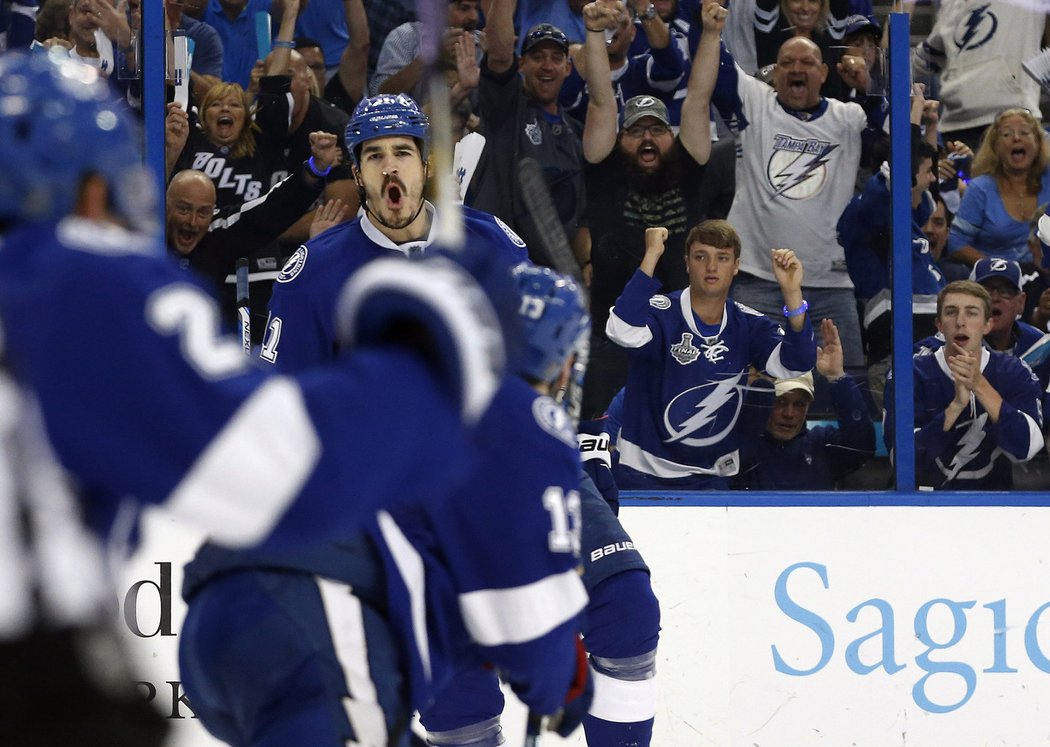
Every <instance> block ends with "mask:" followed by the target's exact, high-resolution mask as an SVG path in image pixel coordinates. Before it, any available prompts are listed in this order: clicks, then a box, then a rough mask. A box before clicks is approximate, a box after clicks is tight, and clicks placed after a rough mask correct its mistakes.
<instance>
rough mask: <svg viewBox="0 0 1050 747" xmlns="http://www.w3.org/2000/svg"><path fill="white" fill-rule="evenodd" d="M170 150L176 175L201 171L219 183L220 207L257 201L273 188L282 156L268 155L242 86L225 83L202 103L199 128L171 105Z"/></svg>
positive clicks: (167, 147)
mask: <svg viewBox="0 0 1050 747" xmlns="http://www.w3.org/2000/svg"><path fill="white" fill-rule="evenodd" d="M166 124H167V126H166V128H165V140H164V142H165V150H166V153H167V155H168V158H167V163H168V164H169V167H170V174H169V176H170V175H171V174H174V173H176V172H178V171H182V170H183V169H200V170H201V171H203V172H204V173H205V174H207V175H208V176H209V177H210V178H211V180H212V181H213V182H214V183H215V192H216V200H217V201H216V206H217V207H218V208H222V207H225V206H227V205H233V204H239V203H243V202H247V201H248V200H254V199H255V198H256V197H260V196H262V195H263V194H265V193H266V192H267V191H268V190H269V189H270V186H271V184H270V182H271V174H272V173H273V171H274V170H275V168H276V164H277V163H278V162H277V161H276V160H275V158H276V157H278V156H279V155H280V154H269V155H268V154H266V153H264V152H262V151H261V150H260V148H259V147H258V143H257V140H256V136H257V135H258V134H259V132H260V130H259V126H258V125H256V124H255V121H254V120H253V119H252V104H251V100H250V99H249V97H248V94H247V93H245V91H244V89H243V88H241V86H240V84H239V83H219V84H217V85H214V86H212V87H211V88H210V89H209V90H208V92H207V93H205V94H204V97H203V98H202V99H201V105H200V109H199V115H198V117H197V122H196V124H193V123H192V122H191V121H190V118H189V117H188V116H187V115H186V113H185V112H183V111H182V110H181V108H179V107H178V106H177V105H175V104H169V105H168V120H167V123H166Z"/></svg>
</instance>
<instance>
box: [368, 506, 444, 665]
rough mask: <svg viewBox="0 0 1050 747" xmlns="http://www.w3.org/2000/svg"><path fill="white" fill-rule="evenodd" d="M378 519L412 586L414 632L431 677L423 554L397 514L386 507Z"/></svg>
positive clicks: (405, 579)
mask: <svg viewBox="0 0 1050 747" xmlns="http://www.w3.org/2000/svg"><path fill="white" fill-rule="evenodd" d="M377 519H378V521H379V531H380V532H382V533H383V541H384V542H386V546H387V549H388V550H389V551H390V554H391V556H393V558H394V563H396V564H397V570H398V573H399V574H401V580H402V581H403V582H404V584H405V588H406V589H407V590H408V596H409V598H410V599H411V605H412V632H413V635H414V636H415V639H416V650H417V651H418V652H419V659H420V663H421V664H422V666H423V674H424V675H425V676H426V678H427V680H429V679H430V677H431V667H430V638H429V636H428V635H427V610H426V569H425V568H424V567H423V558H421V557H420V555H419V553H418V552H417V551H416V549H415V548H414V547H412V543H411V542H409V541H408V537H406V536H405V534H404V532H402V531H401V527H399V526H398V525H397V522H396V521H394V518H393V517H392V516H391V515H390V514H388V513H387V512H386V511H380V512H379V514H378V516H377Z"/></svg>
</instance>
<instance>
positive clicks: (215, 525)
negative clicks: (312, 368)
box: [165, 377, 321, 546]
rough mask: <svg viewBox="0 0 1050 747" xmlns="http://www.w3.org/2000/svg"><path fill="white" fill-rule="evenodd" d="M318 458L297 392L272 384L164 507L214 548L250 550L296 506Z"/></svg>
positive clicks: (284, 381)
mask: <svg viewBox="0 0 1050 747" xmlns="http://www.w3.org/2000/svg"><path fill="white" fill-rule="evenodd" d="M320 454H321V443H320V440H319V439H318V437H317V432H316V431H315V430H314V427H313V424H312V421H311V420H310V416H309V413H307V411H306V404H305V403H304V402H303V397H302V392H301V391H300V390H299V387H298V385H297V384H295V382H293V381H292V380H290V379H288V378H285V377H276V378H273V379H271V380H269V381H267V382H266V383H265V384H263V385H262V386H260V387H259V388H258V389H257V390H256V391H255V393H254V394H252V396H251V397H250V398H249V399H248V400H247V401H246V402H245V403H244V404H243V405H241V408H240V409H239V410H238V411H237V413H236V414H235V415H234V416H233V417H232V418H230V420H229V422H228V423H227V424H226V425H225V426H224V427H223V429H222V431H220V432H219V434H218V435H217V436H216V437H215V439H214V440H213V441H212V442H211V444H209V445H208V448H207V449H205V450H204V452H203V453H202V454H201V455H200V456H199V457H198V458H197V461H196V463H195V464H194V465H193V467H192V468H191V469H190V471H189V472H188V473H187V474H186V476H185V477H184V478H183V479H182V481H181V482H180V483H179V484H178V485H176V486H175V490H173V491H172V494H171V496H170V497H169V498H168V500H167V502H166V504H165V506H166V508H167V509H168V510H170V511H172V512H174V513H175V514H176V515H179V516H181V517H182V518H184V519H185V520H186V521H188V522H190V523H191V524H195V525H197V526H200V527H202V528H203V529H205V530H206V531H207V532H208V533H209V535H210V537H211V539H213V540H214V541H216V542H219V543H221V544H225V545H231V546H244V545H254V544H256V543H257V542H259V541H260V540H262V539H263V538H264V537H265V536H266V535H267V534H268V533H269V532H270V530H271V529H273V526H274V525H275V524H276V523H277V521H278V520H279V519H280V518H281V516H282V515H283V514H284V511H285V509H286V508H287V507H288V505H289V504H290V503H291V502H292V501H293V500H294V499H295V497H296V495H297V494H298V492H299V490H300V489H301V488H302V486H303V483H305V482H306V480H307V478H309V476H310V474H311V472H312V471H313V469H314V466H315V465H316V463H317V460H318V458H319V457H320ZM234 466H236V467H237V469H232V467H234Z"/></svg>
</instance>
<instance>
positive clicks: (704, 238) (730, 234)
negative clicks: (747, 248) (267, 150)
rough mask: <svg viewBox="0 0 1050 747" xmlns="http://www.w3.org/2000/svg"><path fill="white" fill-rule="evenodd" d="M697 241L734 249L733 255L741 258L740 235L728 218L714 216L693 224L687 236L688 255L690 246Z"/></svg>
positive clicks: (719, 247)
mask: <svg viewBox="0 0 1050 747" xmlns="http://www.w3.org/2000/svg"><path fill="white" fill-rule="evenodd" d="M696 243H700V244H706V245H707V246H713V247H715V248H716V249H732V250H733V255H734V256H735V257H736V258H737V259H740V235H739V234H738V233H737V232H736V229H735V228H733V226H732V225H730V223H729V221H727V220H721V219H718V218H712V219H710V220H705V221H701V222H700V223H697V224H696V225H695V226H693V228H692V230H690V231H689V235H688V236H686V237H685V253H686V255H687V256H688V254H689V247H691V246H692V245H693V244H696Z"/></svg>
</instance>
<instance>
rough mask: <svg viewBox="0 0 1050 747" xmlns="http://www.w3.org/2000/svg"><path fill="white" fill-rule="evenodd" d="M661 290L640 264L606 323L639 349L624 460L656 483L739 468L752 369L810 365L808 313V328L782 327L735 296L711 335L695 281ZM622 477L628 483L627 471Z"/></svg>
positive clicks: (791, 370) (796, 371)
mask: <svg viewBox="0 0 1050 747" xmlns="http://www.w3.org/2000/svg"><path fill="white" fill-rule="evenodd" d="M659 289H660V283H659V281H657V280H655V279H653V278H651V277H649V276H648V275H646V274H645V273H643V272H642V271H641V270H638V271H636V272H635V274H634V277H632V278H631V280H630V282H629V283H628V284H627V287H625V288H624V291H623V294H622V295H621V296H620V298H619V299H617V301H616V306H614V307H613V310H612V313H611V314H610V316H609V323H608V324H607V325H606V328H605V331H606V334H608V335H609V339H610V340H612V341H613V342H615V343H617V344H618V345H621V346H622V347H625V348H627V350H628V353H629V355H630V364H629V368H628V372H627V386H626V387H625V389H624V412H623V426H622V429H621V431H620V439H619V441H618V443H617V449H618V450H619V452H620V465H621V467H627V468H629V469H630V470H634V471H635V472H637V473H641V474H642V475H646V476H649V477H650V478H652V479H653V480H654V483H653V484H658V483H659V481H660V480H671V481H673V480H680V479H683V478H696V477H697V476H704V477H710V478H726V477H729V476H731V475H735V474H736V473H737V471H738V470H739V468H740V458H739V454H738V443H739V437H738V435H737V428H736V424H737V419H738V418H739V415H740V409H741V406H742V405H743V397H744V387H745V385H746V383H747V373H748V367H749V366H751V365H754V366H755V367H756V368H758V369H759V370H760V371H764V372H765V373H767V374H769V375H770V376H773V377H776V378H789V377H793V376H799V375H801V374H802V373H804V372H806V371H809V370H811V369H812V368H813V366H814V365H815V363H816V342H815V340H814V337H813V329H812V327H811V326H810V323H809V319H808V317H807V318H806V322H805V326H804V327H803V329H802V331H801V332H794V331H792V330H791V329H790V327H789V328H788V329H786V330H783V329H781V328H780V327H779V326H777V324H776V323H774V322H773V321H772V320H770V319H768V318H767V317H765V316H763V315H762V314H760V313H758V312H757V311H755V310H754V309H751V308H748V307H747V306H744V305H742V304H739V303H736V302H734V301H733V300H732V299H731V298H730V299H728V300H727V301H726V307H725V312H724V313H723V314H722V324H721V326H720V328H719V329H718V330H717V333H716V334H714V335H704V334H702V330H701V328H700V324H701V323H700V320H699V319H698V318H697V316H696V315H695V313H694V312H693V310H692V307H691V305H690V302H689V291H688V289H686V290H684V291H675V292H674V293H671V294H669V295H666V296H665V295H660V294H657V291H658V290H659ZM627 479H628V480H629V479H630V478H627ZM617 481H618V482H619V483H620V487H625V483H624V482H623V480H621V476H620V475H619V474H618V475H617ZM664 484H665V485H667V484H670V485H676V483H664ZM711 484H712V485H714V484H715V483H711Z"/></svg>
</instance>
